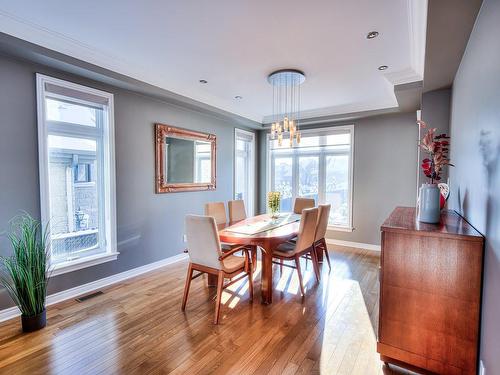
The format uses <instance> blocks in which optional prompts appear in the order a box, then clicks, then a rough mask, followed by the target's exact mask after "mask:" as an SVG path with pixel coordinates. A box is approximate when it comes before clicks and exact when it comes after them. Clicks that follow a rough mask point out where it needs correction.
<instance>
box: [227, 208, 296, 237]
mask: <svg viewBox="0 0 500 375" xmlns="http://www.w3.org/2000/svg"><path fill="white" fill-rule="evenodd" d="M281 215H295V214H293V213H291V212H290V213H288V212H287V213H282V214H281ZM297 216H298V215H297ZM297 219H298V220H296V221H292V222H287V223H284V224H282V225H280V226H278V227H276V228H271V229H267V230H263V231H260V232H258V233H254V234H245V233H238V232H237V230H238V227H245V226H248V225H255V224H259V223H265V222H270V220H271V218H270V216H269V214H262V215H257V216H252V217H248V218H246V219H244V220H240V221H236V222H228V223H223V224H219V225H218V226H217V227H218V229H219V237H220V240H221V241H222V242H227V243H236V244H241V245H258V244H259V243H261V242H262V243H268V242H273V243H282V242H286V241H288V240H289V239H291V238H293V237H295V236H297V234H298V232H299V228H300V217H299V218H297ZM229 228H230V229H231V230H227V229H229Z"/></svg>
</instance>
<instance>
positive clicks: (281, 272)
mask: <svg viewBox="0 0 500 375" xmlns="http://www.w3.org/2000/svg"><path fill="white" fill-rule="evenodd" d="M282 275H283V259H280V276H282Z"/></svg>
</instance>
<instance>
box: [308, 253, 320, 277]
mask: <svg viewBox="0 0 500 375" xmlns="http://www.w3.org/2000/svg"><path fill="white" fill-rule="evenodd" d="M310 254H311V262H312V264H313V269H314V274H315V275H316V281H317V282H318V283H319V279H320V278H321V275H320V272H319V262H318V256H317V255H316V250H315V249H314V248H313V249H312V250H311V253H310Z"/></svg>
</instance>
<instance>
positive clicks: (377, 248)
mask: <svg viewBox="0 0 500 375" xmlns="http://www.w3.org/2000/svg"><path fill="white" fill-rule="evenodd" d="M326 243H327V244H328V245H338V246H346V247H355V248H357V249H364V250H370V251H380V250H381V248H380V245H373V244H370V243H362V242H352V241H342V240H335V239H333V238H327V239H326Z"/></svg>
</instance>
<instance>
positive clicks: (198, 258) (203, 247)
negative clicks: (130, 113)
mask: <svg viewBox="0 0 500 375" xmlns="http://www.w3.org/2000/svg"><path fill="white" fill-rule="evenodd" d="M186 238H187V248H188V254H189V258H190V260H191V263H196V264H200V265H202V266H206V267H211V268H215V269H221V262H220V260H219V257H220V256H221V255H222V252H221V247H220V240H219V232H218V230H217V224H216V223H215V219H214V218H213V217H211V216H201V215H186Z"/></svg>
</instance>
